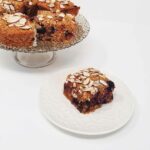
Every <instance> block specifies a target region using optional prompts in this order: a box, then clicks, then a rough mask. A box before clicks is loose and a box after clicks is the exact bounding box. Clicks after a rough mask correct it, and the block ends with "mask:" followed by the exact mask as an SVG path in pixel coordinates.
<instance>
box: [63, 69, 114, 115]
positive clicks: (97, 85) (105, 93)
mask: <svg viewBox="0 0 150 150" xmlns="http://www.w3.org/2000/svg"><path fill="white" fill-rule="evenodd" d="M114 88H115V84H114V82H112V81H111V80H110V79H108V78H107V77H106V76H105V75H104V74H102V73H101V72H100V71H98V70H96V69H94V68H88V69H84V70H80V71H79V72H76V73H73V74H70V75H68V76H67V79H66V82H65V84H64V95H65V96H66V97H67V98H68V99H69V100H70V101H71V103H72V104H73V105H74V106H75V107H76V108H77V109H78V110H79V111H80V112H81V113H89V112H92V111H94V110H96V109H97V108H99V107H101V105H102V104H106V103H109V102H111V101H112V100H113V90H114Z"/></svg>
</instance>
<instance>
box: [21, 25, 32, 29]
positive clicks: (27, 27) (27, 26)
mask: <svg viewBox="0 0 150 150" xmlns="http://www.w3.org/2000/svg"><path fill="white" fill-rule="evenodd" d="M20 28H21V29H24V30H29V29H31V28H32V27H31V26H29V25H26V26H23V27H20Z"/></svg>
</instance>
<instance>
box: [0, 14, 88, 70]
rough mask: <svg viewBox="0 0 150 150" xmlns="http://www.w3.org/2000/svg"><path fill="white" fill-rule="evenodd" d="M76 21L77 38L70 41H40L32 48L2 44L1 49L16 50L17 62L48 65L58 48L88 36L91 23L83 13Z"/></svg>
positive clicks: (67, 46)
mask: <svg viewBox="0 0 150 150" xmlns="http://www.w3.org/2000/svg"><path fill="white" fill-rule="evenodd" d="M76 22H77V23H78V29H77V33H76V35H75V39H74V40H73V41H72V42H70V43H67V44H66V43H59V44H54V43H49V44H47V43H46V42H45V43H44V42H39V43H38V46H37V47H34V48H30V49H25V48H24V49H16V48H7V47H5V46H1V49H4V50H11V51H14V52H15V53H16V54H15V60H16V62H17V63H19V64H20V65H22V66H25V67H30V68H40V67H45V66H48V65H50V64H51V63H52V62H53V60H54V58H55V55H56V51H57V50H63V49H66V48H69V47H71V46H73V45H75V44H77V43H79V42H81V41H82V40H83V39H84V38H86V37H87V35H88V33H89V31H90V25H89V23H88V21H87V20H86V18H85V17H84V16H82V15H78V16H77V17H76Z"/></svg>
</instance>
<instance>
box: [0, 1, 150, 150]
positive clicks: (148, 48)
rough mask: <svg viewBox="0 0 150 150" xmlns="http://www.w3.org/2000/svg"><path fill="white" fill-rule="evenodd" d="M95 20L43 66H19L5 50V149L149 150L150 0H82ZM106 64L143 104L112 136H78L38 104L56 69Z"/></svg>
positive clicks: (0, 66)
mask: <svg viewBox="0 0 150 150" xmlns="http://www.w3.org/2000/svg"><path fill="white" fill-rule="evenodd" d="M78 3H79V4H81V7H82V14H84V15H85V16H86V17H87V19H88V20H89V22H90V23H91V32H90V34H89V36H88V38H87V39H86V40H85V41H83V42H82V43H80V44H79V45H77V46H75V47H73V48H71V49H70V50H65V51H61V52H58V53H57V58H56V62H55V63H54V64H53V65H51V66H49V67H46V68H42V69H37V70H36V69H27V68H23V67H21V66H19V65H18V64H16V63H15V61H14V60H13V58H12V53H11V52H10V53H9V52H6V51H4V52H3V51H0V149H1V150H10V149H11V150H34V149H35V150H43V149H44V150H50V149H52V147H53V149H65V150H77V149H78V150H80V149H86V150H91V149H93V148H94V150H110V149H113V150H120V149H121V150H141V149H143V148H144V150H149V149H150V117H149V115H150V109H149V107H150V94H149V92H150V59H149V58H150V19H149V15H150V9H149V6H150V1H149V0H126V1H122V0H113V1H112V0H105V1H104V0H103V1H101V0H78ZM81 65H90V66H95V67H97V68H102V69H103V68H104V69H106V70H109V71H110V72H112V74H116V75H117V76H118V77H119V78H121V79H122V80H123V81H124V82H125V83H126V84H127V86H128V87H129V88H130V89H131V91H132V92H133V94H134V95H135V96H136V99H137V103H138V106H137V108H136V112H135V115H134V117H133V119H132V120H131V121H130V122H129V124H128V125H127V126H126V127H125V128H123V129H122V130H120V131H118V132H116V133H113V134H111V135H108V136H102V137H97V138H93V139H87V138H81V137H75V136H72V135H69V134H66V133H63V132H61V131H59V130H58V129H56V128H55V127H53V126H51V125H50V124H49V123H48V122H47V121H45V118H43V116H42V115H41V114H40V112H39V109H38V97H39V95H38V92H39V88H40V85H41V81H43V79H46V78H48V77H49V76H50V75H51V73H53V72H55V71H57V70H60V69H63V68H66V67H73V66H81Z"/></svg>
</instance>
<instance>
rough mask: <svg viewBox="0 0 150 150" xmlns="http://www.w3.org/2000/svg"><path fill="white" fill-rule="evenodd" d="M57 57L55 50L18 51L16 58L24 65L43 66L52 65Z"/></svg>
mask: <svg viewBox="0 0 150 150" xmlns="http://www.w3.org/2000/svg"><path fill="white" fill-rule="evenodd" d="M54 58H55V52H54V51H51V52H45V53H23V52H16V54H15V60H16V62H17V63H19V64H20V65H22V66H24V67H29V68H41V67H45V66H48V65H50V64H51V63H52V62H53V60H54Z"/></svg>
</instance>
